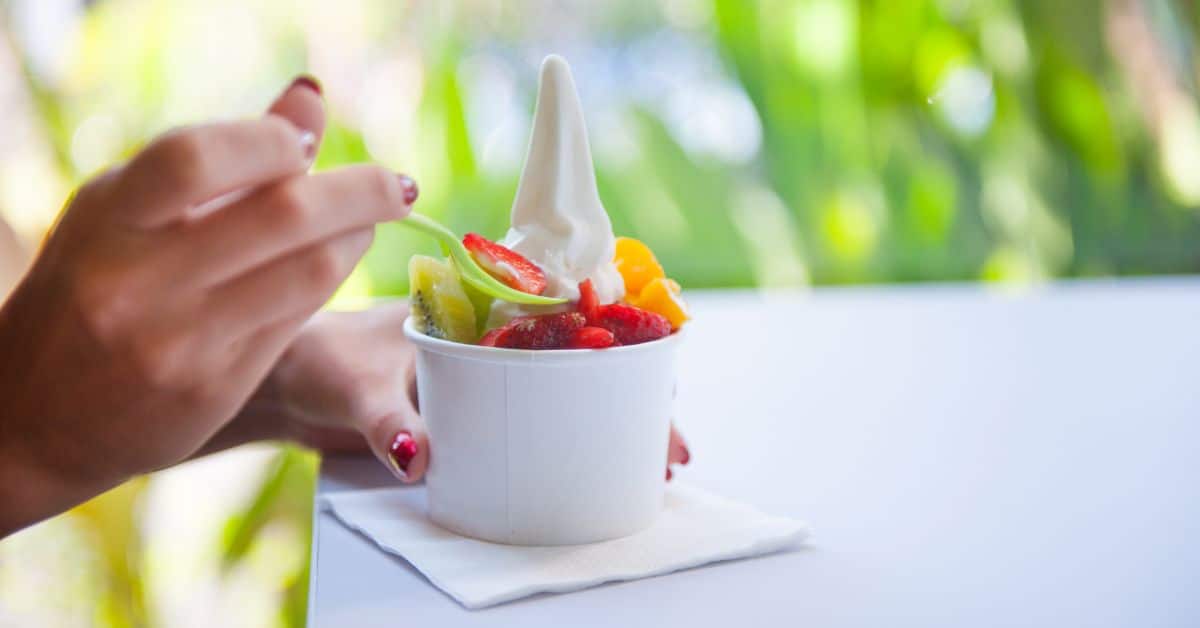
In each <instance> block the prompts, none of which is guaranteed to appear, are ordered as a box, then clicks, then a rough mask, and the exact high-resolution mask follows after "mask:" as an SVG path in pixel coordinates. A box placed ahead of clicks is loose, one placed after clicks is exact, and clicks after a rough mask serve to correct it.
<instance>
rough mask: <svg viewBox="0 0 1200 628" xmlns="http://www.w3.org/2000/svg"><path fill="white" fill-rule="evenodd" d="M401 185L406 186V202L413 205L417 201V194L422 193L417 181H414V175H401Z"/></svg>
mask: <svg viewBox="0 0 1200 628" xmlns="http://www.w3.org/2000/svg"><path fill="white" fill-rule="evenodd" d="M400 187H402V188H404V203H405V204H406V205H412V204H413V203H415V202H416V201H417V195H418V194H419V193H420V190H418V189H417V182H416V181H413V178H412V177H410V176H408V175H406V174H402V175H400Z"/></svg>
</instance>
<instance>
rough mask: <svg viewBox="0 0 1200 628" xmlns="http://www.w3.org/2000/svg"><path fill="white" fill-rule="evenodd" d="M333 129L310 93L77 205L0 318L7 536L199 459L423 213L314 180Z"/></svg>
mask: <svg viewBox="0 0 1200 628" xmlns="http://www.w3.org/2000/svg"><path fill="white" fill-rule="evenodd" d="M323 128H324V113H323V107H322V103H321V99H320V96H319V94H318V92H317V90H316V89H315V84H314V83H313V82H312V81H306V80H298V81H297V82H296V83H294V84H293V85H292V86H291V87H290V88H289V89H288V90H286V91H285V92H284V94H283V95H282V96H281V97H280V98H279V100H278V101H276V102H275V103H274V105H273V106H272V107H271V109H270V112H269V113H268V114H267V115H266V116H264V117H263V118H260V119H257V120H248V121H239V122H230V123H220V124H211V125H204V126H197V127H190V128H185V129H180V130H177V131H173V132H170V133H168V134H166V135H164V136H162V137H160V138H158V139H157V140H155V141H154V142H152V143H151V144H150V145H149V146H147V147H146V148H145V150H143V151H141V152H140V153H139V154H138V155H136V156H135V157H134V158H133V159H132V160H131V161H130V162H129V163H127V164H125V165H123V166H121V167H118V168H115V169H113V170H111V171H109V172H106V173H104V174H102V175H100V176H98V177H97V178H95V179H93V180H92V181H90V182H88V183H87V184H85V185H84V186H83V187H82V188H81V189H80V190H79V191H78V193H77V194H76V195H75V197H74V198H73V199H72V200H71V202H70V204H69V205H68V207H67V209H66V210H65V214H64V216H63V218H62V220H61V222H60V224H58V225H57V227H56V228H55V229H54V231H53V233H52V234H51V236H50V238H49V240H48V241H47V243H46V245H45V248H44V250H43V251H42V252H41V254H40V255H39V257H38V258H37V259H36V260H35V262H34V264H33V266H32V267H31V269H30V271H29V273H28V274H27V275H26V276H25V278H24V279H23V281H22V282H21V284H20V285H19V286H18V287H17V288H16V290H15V291H14V293H13V294H12V296H11V297H10V298H9V300H8V301H7V302H6V303H4V305H3V308H2V309H0V347H2V348H3V350H2V351H0V536H3V535H4V534H6V533H7V532H10V531H12V530H15V529H18V528H20V527H23V526H24V525H28V524H29V523H31V522H33V521H36V520H38V519H41V518H44V517H46V516H49V515H52V514H54V513H57V512H60V511H62V510H64V509H66V508H68V507H70V506H71V505H73V504H75V503H78V502H80V501H83V500H84V499H87V498H88V497H90V496H92V495H95V494H97V493H99V492H101V491H103V490H106V489H107V488H109V487H112V486H114V485H116V484H118V483H120V482H121V481H123V480H124V479H126V478H127V477H129V476H130V475H133V474H137V473H141V472H146V471H151V470H154V469H158V468H161V467H164V466H167V465H170V464H173V463H175V462H177V461H179V460H181V459H184V458H186V457H187V456H188V455H190V454H192V453H193V452H195V451H196V450H197V449H198V448H199V447H200V446H201V445H203V444H204V443H205V442H206V441H208V440H209V439H210V438H211V437H212V436H213V435H214V434H215V433H216V432H217V431H218V430H219V429H220V428H221V427H222V426H223V425H224V424H225V423H226V422H227V421H228V420H229V419H231V418H232V417H233V416H234V415H235V414H237V412H238V411H239V409H240V408H241V407H242V406H243V405H244V404H245V403H246V401H247V399H249V397H250V396H251V393H252V392H254V390H255V389H256V387H257V386H258V385H259V383H260V382H261V381H262V380H263V379H264V377H265V376H266V375H267V373H268V372H269V370H270V369H271V368H272V366H273V365H275V363H276V362H277V361H278V360H279V357H280V355H281V354H282V353H283V351H284V349H285V348H287V347H288V345H289V344H291V343H292V341H293V339H294V338H295V337H296V335H297V333H298V331H299V330H300V328H301V326H302V325H303V323H304V322H305V321H307V320H308V319H309V317H311V316H312V314H313V313H314V312H315V311H316V310H317V309H318V308H319V307H320V306H321V305H322V304H323V303H324V302H325V301H326V299H328V297H329V296H330V294H331V293H332V292H333V291H334V289H335V288H336V287H337V286H338V284H340V283H341V281H342V280H343V279H344V278H345V276H346V275H347V274H348V273H349V272H350V270H351V269H352V268H353V267H354V265H355V263H356V262H357V261H358V259H359V258H360V256H361V255H362V254H363V252H364V251H365V250H366V248H367V246H368V245H369V244H370V242H371V240H372V236H373V229H374V225H375V224H376V223H378V222H383V221H389V220H396V219H399V218H401V217H403V216H405V215H407V213H408V212H409V210H410V204H411V203H412V201H413V200H414V199H415V197H416V188H415V185H414V184H413V183H412V181H411V179H408V178H407V177H401V176H398V175H396V174H394V173H390V172H387V171H385V170H383V169H380V168H376V167H368V166H361V167H351V168H346V169H342V170H338V171H334V172H329V173H324V174H319V175H312V176H306V175H305V174H304V173H305V172H306V170H307V169H308V167H309V165H310V163H311V161H312V157H313V155H314V153H315V147H316V143H317V142H318V141H319V138H320V135H321V132H322V131H323Z"/></svg>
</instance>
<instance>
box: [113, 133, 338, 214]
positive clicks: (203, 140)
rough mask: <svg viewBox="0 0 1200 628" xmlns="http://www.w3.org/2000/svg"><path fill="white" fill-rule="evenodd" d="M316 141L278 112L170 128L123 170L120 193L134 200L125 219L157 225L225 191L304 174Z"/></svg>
mask: <svg viewBox="0 0 1200 628" xmlns="http://www.w3.org/2000/svg"><path fill="white" fill-rule="evenodd" d="M314 142H315V138H314V136H313V135H312V134H311V133H308V132H305V131H302V130H300V129H298V128H297V127H296V126H295V125H293V124H292V123H291V122H289V121H287V120H285V119H283V118H281V117H279V116H274V115H268V116H266V117H263V118H261V119H258V120H241V121H237V122H222V123H217V124H208V125H202V126H193V127H185V128H181V129H176V130H174V131H170V132H168V133H166V134H164V135H162V136H160V137H159V138H158V139H156V140H154V141H153V142H151V143H150V145H149V146H147V147H146V148H145V149H144V150H142V152H140V153H138V155H137V156H136V157H134V158H133V160H132V161H131V162H129V164H128V165H126V166H125V167H124V168H123V169H122V171H121V175H120V184H119V186H120V191H121V192H122V193H123V197H124V198H129V199H133V201H132V202H131V203H129V204H123V205H122V206H121V207H122V212H123V216H122V217H121V218H123V219H124V220H126V221H128V222H130V223H132V224H135V225H137V226H139V227H143V228H153V227H158V226H162V225H164V224H167V223H169V222H172V221H175V220H178V219H179V218H181V217H182V216H183V215H184V212H186V211H187V210H188V209H189V208H191V207H193V206H196V205H199V204H201V203H204V202H205V201H208V200H210V199H213V198H216V197H218V196H221V195H222V194H226V193H229V192H232V191H234V190H238V189H241V188H245V187H250V186H256V185H262V184H264V183H267V182H270V181H273V180H276V179H279V178H281V177H285V176H288V175H294V174H299V173H302V172H304V171H305V170H306V169H307V168H308V162H309V157H308V155H309V154H310V153H311V152H312V147H313V143H314Z"/></svg>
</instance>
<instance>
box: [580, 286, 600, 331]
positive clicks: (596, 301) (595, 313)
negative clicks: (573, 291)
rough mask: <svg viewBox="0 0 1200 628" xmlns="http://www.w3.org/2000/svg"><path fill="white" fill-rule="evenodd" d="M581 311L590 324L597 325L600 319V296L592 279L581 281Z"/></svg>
mask: <svg viewBox="0 0 1200 628" xmlns="http://www.w3.org/2000/svg"><path fill="white" fill-rule="evenodd" d="M578 310H579V313H580V314H583V317H584V318H586V319H587V323H588V325H595V324H596V322H597V321H599V320H600V297H599V296H597V295H596V288H595V286H593V285H592V280H591V279H584V280H583V281H581V282H579V307H578Z"/></svg>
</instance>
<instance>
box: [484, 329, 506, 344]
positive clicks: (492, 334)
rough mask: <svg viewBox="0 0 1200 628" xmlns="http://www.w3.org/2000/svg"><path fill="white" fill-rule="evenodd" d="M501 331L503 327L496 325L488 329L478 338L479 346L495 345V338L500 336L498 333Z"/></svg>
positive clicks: (502, 331)
mask: <svg viewBox="0 0 1200 628" xmlns="http://www.w3.org/2000/svg"><path fill="white" fill-rule="evenodd" d="M502 333H504V328H503V327H497V328H495V329H493V330H490V331H488V333H486V334H484V335H483V338H480V339H479V344H480V346H484V347H494V346H496V340H497V339H499V338H500V334H502Z"/></svg>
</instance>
